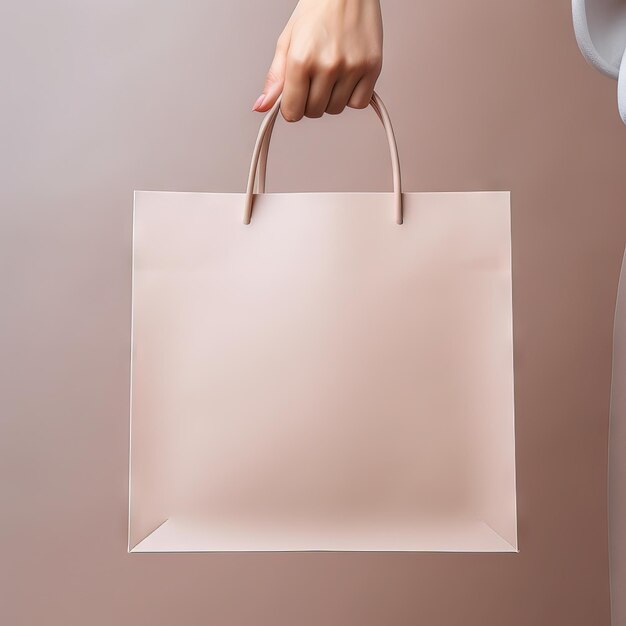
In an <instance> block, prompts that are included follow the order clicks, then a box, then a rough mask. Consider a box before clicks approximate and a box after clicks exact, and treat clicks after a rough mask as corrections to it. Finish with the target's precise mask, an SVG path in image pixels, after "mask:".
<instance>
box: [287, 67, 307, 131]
mask: <svg viewBox="0 0 626 626" xmlns="http://www.w3.org/2000/svg"><path fill="white" fill-rule="evenodd" d="M310 86H311V79H310V75H309V68H308V67H307V64H306V63H305V62H304V61H302V60H300V59H298V58H293V57H291V58H288V59H287V70H286V73H285V84H284V86H283V99H282V101H281V103H280V112H281V113H282V114H283V117H284V118H285V120H287V121H288V122H297V121H299V120H301V119H302V118H303V117H304V113H305V110H306V104H307V100H308V98H309V89H310Z"/></svg>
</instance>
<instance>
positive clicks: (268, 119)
mask: <svg viewBox="0 0 626 626" xmlns="http://www.w3.org/2000/svg"><path fill="white" fill-rule="evenodd" d="M280 102H281V97H280V96H279V98H278V100H277V101H276V103H275V104H274V106H273V107H272V108H271V109H270V110H269V111H268V113H267V115H266V116H265V117H264V118H263V121H262V122H261V126H260V128H259V134H258V136H257V140H256V144H255V146H254V151H253V153H252V161H251V163H250V173H249V175H248V185H247V188H246V202H245V211H244V216H243V223H244V224H250V220H251V218H252V205H253V204H254V196H255V193H265V177H266V171H267V155H268V152H269V145H270V140H271V137H272V131H273V130H274V124H275V122H276V119H277V118H278V113H279V111H280ZM370 106H371V107H372V109H374V111H375V112H376V114H377V115H378V117H379V119H380V121H381V122H382V124H383V127H384V129H385V132H386V134H387V142H388V144H389V154H390V156H391V168H392V172H393V194H394V213H395V219H396V224H402V180H401V176H400V158H399V156H398V145H397V143H396V138H395V136H394V134H393V128H392V126H391V120H390V119H389V113H388V112H387V109H386V108H385V105H384V104H383V102H382V100H381V99H380V96H379V95H378V94H377V93H376V92H374V93H373V94H372V99H371V101H370Z"/></svg>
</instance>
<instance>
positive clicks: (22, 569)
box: [0, 0, 626, 626]
mask: <svg viewBox="0 0 626 626" xmlns="http://www.w3.org/2000/svg"><path fill="white" fill-rule="evenodd" d="M291 5H292V2H291V0H267V1H264V2H259V1H258V0H238V1H236V2H235V1H229V2H217V1H216V0H196V1H193V2H192V1H190V2H184V3H183V2H174V1H173V0H170V1H168V2H165V1H156V0H152V1H150V2H148V1H147V0H144V1H139V0H138V1H136V2H133V3H129V2H124V1H122V0H113V1H111V2H106V3H105V2H96V1H95V0H91V1H83V2H61V1H50V0H45V1H44V0H40V1H39V2H36V1H34V0H22V1H20V2H17V0H11V1H6V2H3V3H2V5H1V7H0V30H1V32H0V35H1V36H0V65H1V67H0V70H1V75H2V77H3V90H2V91H3V93H2V98H1V99H0V103H1V104H0V108H1V115H0V133H1V134H0V158H1V163H0V172H1V173H2V174H1V179H2V185H1V187H0V194H1V198H2V212H1V219H2V224H1V226H0V272H1V284H2V306H1V308H0V316H1V320H2V322H1V348H0V349H1V363H0V367H1V375H0V381H1V383H0V384H1V387H2V388H1V396H0V398H1V399H0V402H1V422H0V427H1V432H0V476H1V479H0V480H1V500H0V502H1V506H2V515H1V517H0V528H1V542H2V545H1V546H0V549H1V552H0V553H1V554H2V561H1V565H0V568H1V569H0V576H1V577H2V579H1V580H0V623H2V624H7V625H11V626H22V625H24V626H32V625H33V624H45V625H46V626H60V625H64V626H67V625H83V624H90V625H93V626H99V625H103V626H104V625H107V626H109V625H110V624H124V625H126V624H128V625H131V624H133V625H137V626H139V625H146V626H147V625H149V624H150V625H153V626H154V625H157V624H180V625H181V626H183V625H184V626H196V625H200V624H203V625H204V624H219V625H220V626H221V625H225V626H229V625H233V626H240V625H244V624H255V625H259V626H260V625H265V624H267V625H270V624H272V625H282V624H284V625H287V624H289V625H293V624H299V625H303V626H308V625H313V624H316V625H317V624H326V625H330V624H337V625H339V624H341V625H346V624H359V625H367V624H372V625H374V624H377V625H378V624H393V625H394V626H397V625H405V624H406V625H409V624H411V625H414V624H416V623H420V624H428V625H429V626H433V625H435V626H436V625H441V626H452V625H457V624H459V625H460V624H463V625H464V626H474V625H475V626H478V625H481V626H484V625H492V624H493V625H501V624H506V625H507V626H517V625H519V626H522V625H524V626H527V625H528V624H554V625H564V626H565V625H567V626H577V625H580V626H583V625H585V626H587V625H588V624H594V625H596V626H606V625H607V624H608V620H609V598H608V572H607V549H606V544H607V540H606V513H605V511H606V508H605V505H606V502H605V499H606V469H605V467H606V435H607V426H608V405H609V386H610V366H611V359H610V357H611V329H612V312H613V307H614V300H615V294H616V288H617V276H618V272H619V267H620V261H621V255H622V252H623V244H624V232H625V228H626V212H625V211H624V202H625V201H626V200H625V199H626V176H625V175H624V166H625V163H626V129H624V128H623V127H622V126H621V124H620V122H619V120H618V115H617V112H616V107H615V83H612V82H611V81H609V80H607V79H605V78H603V77H602V76H600V75H599V74H597V73H596V72H594V71H593V70H592V69H591V68H589V67H588V66H587V65H586V64H585V62H584V61H583V59H582V57H580V55H579V54H578V51H577V48H576V44H575V42H574V37H573V34H572V28H571V25H570V15H569V3H568V1H567V0H558V1H557V0H553V1H551V2H545V0H525V1H523V2H521V1H519V0H479V1H476V2H467V0H446V1H445V2H442V1H441V0H419V1H410V2H409V1H408V0H385V2H384V5H385V21H386V31H385V34H386V48H385V52H386V60H385V70H384V76H383V78H382V80H381V81H380V84H379V86H380V92H381V94H382V95H383V96H384V98H385V102H386V104H387V105H388V107H389V109H390V112H391V115H392V119H393V121H394V123H395V127H396V132H397V135H398V141H399V146H400V151H401V157H402V162H403V166H404V180H405V185H406V189H408V190H473V189H511V191H512V193H513V196H512V198H513V230H514V233H513V250H514V253H513V255H514V258H513V261H514V306H515V315H516V319H515V332H516V341H517V353H516V368H517V380H516V390H517V443H518V479H519V521H520V548H521V552H520V554H519V555H506V554H505V555H450V554H448V555H438V554H377V555H372V554H308V555H302V554H274V555H272V554H269V555H268V554H255V555H245V554H235V555H229V554H222V555H128V554H126V548H125V544H126V515H127V504H126V497H127V452H128V353H129V295H130V225H131V221H130V217H131V205H132V190H133V189H134V188H139V189H178V190H213V191H218V190H219V191H238V190H242V189H243V185H244V180H245V178H246V174H247V167H248V159H249V156H250V151H251V149H252V145H253V141H254V138H255V136H256V130H257V125H258V123H259V121H260V118H259V117H257V116H256V115H255V114H252V113H251V112H249V109H250V107H251V104H252V102H253V101H254V99H255V98H256V97H257V96H258V94H259V92H260V87H261V83H262V77H263V74H264V71H265V70H266V67H267V65H268V64H269V61H270V58H271V54H272V50H273V43H274V42H273V40H274V39H275V36H276V35H277V34H278V32H279V30H280V28H281V27H282V24H283V22H284V21H285V20H286V19H287V16H288V14H289V11H290V8H291ZM274 147H275V149H274V151H273V154H272V157H271V163H270V174H269V177H270V183H269V184H270V188H271V189H274V190H277V189H284V190H322V189H329V190H335V189H361V190H377V189H383V188H386V186H387V185H389V184H390V183H389V167H388V163H387V153H386V150H385V144H384V138H383V136H382V133H381V131H380V128H379V127H378V125H377V124H376V122H375V120H374V115H373V113H372V112H371V111H370V112H351V113H350V114H348V115H346V116H344V117H342V118H328V119H324V120H321V121H307V122H305V123H303V124H299V125H297V126H292V127H289V128H286V125H284V124H281V125H280V127H279V128H277V131H276V140H275V146H274ZM305 160H310V162H311V163H315V164H317V166H316V167H314V168H313V169H312V170H311V168H309V171H308V172H307V173H306V176H305V168H304V162H305Z"/></svg>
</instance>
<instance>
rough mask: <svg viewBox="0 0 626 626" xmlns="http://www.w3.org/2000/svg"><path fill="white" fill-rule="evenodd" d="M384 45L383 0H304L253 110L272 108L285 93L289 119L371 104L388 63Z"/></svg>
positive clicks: (281, 41) (284, 105)
mask: <svg viewBox="0 0 626 626" xmlns="http://www.w3.org/2000/svg"><path fill="white" fill-rule="evenodd" d="M382 43H383V27H382V17H381V11H380V0H300V1H299V2H298V4H297V6H296V8H295V10H294V12H293V14H292V15H291V18H290V19H289V21H288V22H287V26H286V27H285V29H284V30H283V32H282V34H281V35H280V37H279V38H278V43H277V44H276V54H275V56H274V60H273V62H272V65H271V67H270V70H269V72H268V74H267V78H266V81H265V87H264V89H263V94H262V95H261V96H259V98H258V99H257V101H256V102H255V103H254V106H253V110H254V111H267V110H269V109H270V108H271V107H272V105H273V104H274V103H275V102H276V99H277V98H278V96H279V95H280V93H281V92H282V94H283V98H282V102H281V106H280V109H281V112H282V114H283V117H284V118H285V119H286V120H287V121H288V122H297V121H298V120H300V119H302V117H303V116H306V117H321V116H322V115H323V114H324V112H326V113H330V114H332V115H335V114H337V113H341V112H342V111H343V110H344V108H345V107H346V106H349V107H352V108H355V109H363V108H365V107H366V106H368V104H369V102H370V99H371V97H372V92H373V91H374V86H375V84H376V80H377V79H378V76H379V74H380V70H381V67H382Z"/></svg>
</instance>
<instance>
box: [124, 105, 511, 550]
mask: <svg viewBox="0 0 626 626" xmlns="http://www.w3.org/2000/svg"><path fill="white" fill-rule="evenodd" d="M372 106H373V108H374V109H375V110H376V112H377V113H378V115H379V117H380V118H381V120H382V121H383V125H384V127H385V129H386V132H387V136H388V139H389V145H390V148H391V157H392V165H393V171H394V193H392V194H390V193H323V194H317V193H301V194H296V193H285V194H265V193H260V194H253V188H254V184H255V180H256V179H258V181H257V184H258V185H259V187H258V189H260V190H261V191H263V190H264V180H263V179H264V176H265V158H266V154H267V148H268V145H269V137H270V134H271V131H272V127H273V123H274V120H275V119H276V116H277V114H278V106H276V107H274V108H273V109H272V111H270V113H269V114H268V116H267V117H266V119H265V120H264V122H263V124H262V126H261V130H260V133H259V138H258V141H257V144H256V147H255V151H254V155H253V159H252V167H251V173H250V177H249V182H248V189H247V192H246V193H245V194H222V193H165V192H150V191H142V192H136V195H135V214H134V258H133V353H132V407H131V412H132V416H131V479H130V483H131V491H130V530H129V549H130V550H131V551H133V552H155V551H156V552H164V551H175V552H178V551H231V550H238V551H240V550H246V551H257V550H383V551H418V550H427V551H486V552H510V551H516V550H517V532H516V511H515V506H516V499H515V458H514V457H515V454H514V453H515V441H514V406H513V341H512V310H511V309H512V307H511V247H510V242H511V237H510V208H509V194H508V192H471V193H401V188H400V169H399V164H398V158H397V150H396V148H395V140H394V137H393V132H392V130H391V125H390V122H389V118H388V116H387V113H386V111H385V109H384V106H383V105H382V103H381V102H380V100H379V99H378V97H377V96H375V97H374V99H373V101H372ZM253 202H254V211H253V212H252V211H251V210H252V203H253ZM250 217H251V220H250ZM246 222H249V223H246Z"/></svg>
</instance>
